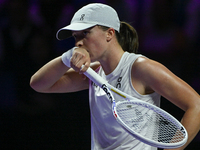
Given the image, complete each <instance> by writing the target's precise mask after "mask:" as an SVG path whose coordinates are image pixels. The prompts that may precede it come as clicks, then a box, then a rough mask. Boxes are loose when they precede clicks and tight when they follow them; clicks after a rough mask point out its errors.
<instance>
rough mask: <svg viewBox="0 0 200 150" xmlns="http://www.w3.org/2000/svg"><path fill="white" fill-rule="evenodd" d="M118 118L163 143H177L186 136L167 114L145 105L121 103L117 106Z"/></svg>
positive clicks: (137, 130)
mask: <svg viewBox="0 0 200 150" xmlns="http://www.w3.org/2000/svg"><path fill="white" fill-rule="evenodd" d="M116 111H117V114H118V118H120V119H121V120H122V122H124V127H125V128H126V129H127V130H129V131H130V132H132V130H133V131H134V132H135V133H138V134H140V135H142V136H144V137H146V138H148V139H151V140H154V141H156V142H161V143H177V142H180V141H182V140H183V139H184V138H185V135H184V133H183V132H182V131H181V129H179V128H178V127H177V126H176V125H175V124H174V123H173V122H172V121H170V120H168V118H167V117H166V116H162V115H160V114H159V113H157V112H156V111H155V110H151V109H149V108H146V107H145V106H143V105H137V104H130V103H129V102H127V103H121V104H119V105H117V106H116Z"/></svg>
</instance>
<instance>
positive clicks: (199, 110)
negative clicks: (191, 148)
mask: <svg viewBox="0 0 200 150" xmlns="http://www.w3.org/2000/svg"><path fill="white" fill-rule="evenodd" d="M199 116H200V107H198V105H197V106H195V108H191V109H189V110H187V111H186V112H185V114H184V116H183V118H182V120H181V123H182V124H183V126H184V127H185V128H186V130H187V132H188V140H187V143H186V144H185V145H183V146H182V147H180V148H177V149H174V150H183V149H184V148H186V147H187V146H188V144H189V143H190V142H191V141H192V140H193V139H194V138H195V136H196V135H197V133H198V132H199V130H200V118H199ZM170 150H171V149H170Z"/></svg>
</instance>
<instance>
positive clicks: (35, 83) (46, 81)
mask: <svg viewBox="0 0 200 150" xmlns="http://www.w3.org/2000/svg"><path fill="white" fill-rule="evenodd" d="M67 70H69V67H67V66H66V65H64V64H63V62H62V60H61V57H57V58H55V59H53V60H52V61H50V62H49V63H47V64H46V65H44V66H43V67H42V68H40V69H39V70H38V71H37V72H36V73H35V74H34V75H33V76H32V77H31V80H30V86H31V87H32V88H33V89H34V90H36V91H38V92H47V91H48V89H49V88H51V87H52V86H53V85H54V84H55V83H56V82H57V81H58V80H59V79H60V78H61V77H62V76H63V75H64V74H65V72H66V71H67Z"/></svg>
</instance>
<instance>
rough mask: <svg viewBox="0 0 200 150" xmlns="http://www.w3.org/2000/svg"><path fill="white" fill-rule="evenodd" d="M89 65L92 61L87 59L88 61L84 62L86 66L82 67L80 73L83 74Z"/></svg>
mask: <svg viewBox="0 0 200 150" xmlns="http://www.w3.org/2000/svg"><path fill="white" fill-rule="evenodd" d="M89 67H90V61H89V62H88V61H87V62H86V63H85V64H84V66H83V67H82V68H81V70H80V74H83V73H84V72H85V71H86V70H87V69H88V68H89Z"/></svg>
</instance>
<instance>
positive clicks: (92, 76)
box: [82, 66, 107, 87]
mask: <svg viewBox="0 0 200 150" xmlns="http://www.w3.org/2000/svg"><path fill="white" fill-rule="evenodd" d="M82 67H83V66H82ZM84 74H85V75H86V76H87V77H88V78H89V79H90V80H92V81H93V82H94V83H95V84H96V85H98V86H99V87H101V86H102V85H103V84H105V83H107V81H106V80H104V79H103V78H102V77H101V76H100V75H98V74H97V73H96V72H95V71H94V70H93V69H92V68H90V67H89V68H88V69H87V70H86V72H84Z"/></svg>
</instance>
